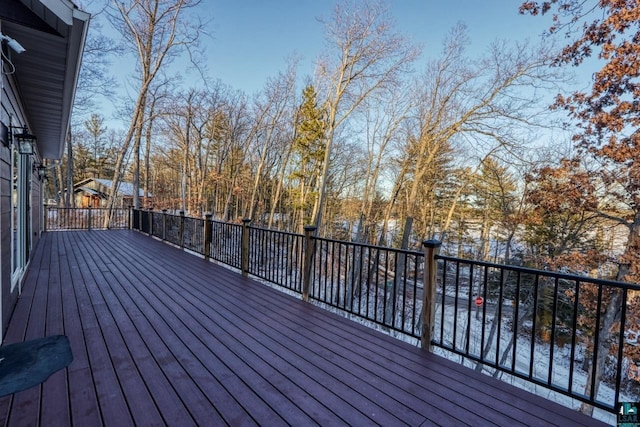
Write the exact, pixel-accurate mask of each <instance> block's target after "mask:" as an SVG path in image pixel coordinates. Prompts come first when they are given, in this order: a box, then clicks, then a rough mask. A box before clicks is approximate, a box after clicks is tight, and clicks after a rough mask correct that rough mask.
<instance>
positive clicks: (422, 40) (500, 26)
mask: <svg viewBox="0 0 640 427" xmlns="http://www.w3.org/2000/svg"><path fill="white" fill-rule="evenodd" d="M204 4H206V6H207V7H206V9H207V14H208V15H209V18H210V19H211V24H210V26H209V28H208V31H209V34H210V37H207V38H205V39H204V42H205V52H206V56H207V59H208V61H207V62H208V69H209V72H210V75H211V77H212V78H219V79H221V80H222V81H223V82H225V83H227V84H229V85H231V86H233V87H234V88H236V89H242V90H244V91H245V92H247V93H248V94H251V93H253V92H255V91H257V90H260V89H261V88H262V86H263V85H264V83H265V81H266V79H267V78H268V77H269V76H275V75H276V74H277V73H278V72H279V71H283V70H285V68H286V61H287V58H288V57H289V56H291V55H292V54H296V55H297V56H299V57H301V58H302V60H301V63H300V69H299V73H300V74H301V75H305V74H312V73H313V66H314V64H315V60H316V58H317V57H318V55H319V54H320V52H321V51H322V50H323V47H324V36H323V25H322V23H321V22H319V21H318V18H325V19H329V18H330V17H331V13H332V11H333V8H334V4H335V2H334V1H330V0H277V1H276V0H235V1H230V0H204ZM387 4H388V6H389V9H390V12H391V15H392V16H393V17H394V19H395V21H396V29H397V30H398V31H399V32H401V33H402V34H404V35H405V36H406V37H408V38H409V39H410V40H412V41H413V42H414V43H416V44H419V45H422V46H423V49H424V53H423V58H428V57H429V56H432V55H437V54H438V53H439V52H440V45H441V41H442V39H443V38H444V36H445V35H446V34H447V32H448V31H449V30H450V29H451V28H452V27H453V26H454V25H455V24H456V23H458V22H464V23H465V24H466V25H467V27H468V30H469V35H470V37H471V40H472V45H471V51H473V50H474V49H477V50H478V51H482V50H484V49H485V48H486V46H487V45H488V43H490V42H491V41H492V40H494V39H496V38H508V39H518V40H520V39H525V38H537V37H538V36H539V35H540V34H541V33H542V31H543V30H544V28H545V22H546V21H545V19H541V18H540V17H531V16H521V15H519V14H518V6H519V4H520V2H519V1H517V0H516V1H514V0H485V1H478V0H475V1H474V0H458V1H443V0H390V1H388V2H387Z"/></svg>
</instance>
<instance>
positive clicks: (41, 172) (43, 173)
mask: <svg viewBox="0 0 640 427" xmlns="http://www.w3.org/2000/svg"><path fill="white" fill-rule="evenodd" d="M36 170H37V171H38V178H40V181H42V180H43V179H47V167H46V166H44V165H38V166H37V167H36Z"/></svg>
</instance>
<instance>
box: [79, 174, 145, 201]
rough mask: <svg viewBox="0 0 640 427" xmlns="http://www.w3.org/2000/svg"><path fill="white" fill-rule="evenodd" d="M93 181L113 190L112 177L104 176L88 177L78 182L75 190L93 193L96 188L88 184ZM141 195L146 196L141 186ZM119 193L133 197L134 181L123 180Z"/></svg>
mask: <svg viewBox="0 0 640 427" xmlns="http://www.w3.org/2000/svg"><path fill="white" fill-rule="evenodd" d="M91 181H94V182H97V183H98V184H100V185H102V186H103V187H105V188H107V190H111V188H112V181H111V180H110V179H102V178H87V179H85V180H83V181H80V182H78V183H76V184H75V185H74V186H73V188H74V190H78V189H80V190H83V191H87V192H88V193H91V194H93V193H92V192H95V191H96V190H92V189H89V188H88V187H87V184H88V183H89V182H91ZM138 194H139V196H140V197H144V195H145V194H144V189H142V188H140V189H139V193H138ZM118 195H120V196H123V197H133V183H132V182H121V183H120V184H118ZM149 197H153V195H152V194H151V193H149Z"/></svg>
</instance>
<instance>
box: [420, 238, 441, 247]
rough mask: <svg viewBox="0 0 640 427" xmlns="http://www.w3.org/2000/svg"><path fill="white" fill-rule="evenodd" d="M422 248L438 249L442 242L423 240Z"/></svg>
mask: <svg viewBox="0 0 640 427" xmlns="http://www.w3.org/2000/svg"><path fill="white" fill-rule="evenodd" d="M422 246H424V247H425V248H439V247H440V246H442V242H441V241H440V240H435V239H431V240H423V241H422Z"/></svg>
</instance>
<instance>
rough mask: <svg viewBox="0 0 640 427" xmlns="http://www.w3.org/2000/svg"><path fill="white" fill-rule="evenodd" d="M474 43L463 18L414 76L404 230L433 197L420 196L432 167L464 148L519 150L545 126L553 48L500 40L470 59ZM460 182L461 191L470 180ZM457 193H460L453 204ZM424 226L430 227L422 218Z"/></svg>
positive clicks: (433, 170)
mask: <svg viewBox="0 0 640 427" xmlns="http://www.w3.org/2000/svg"><path fill="white" fill-rule="evenodd" d="M468 44H469V40H468V37H467V35H466V28H465V27H464V26H463V25H458V26H457V27H455V28H454V29H453V30H452V32H451V33H450V35H449V36H448V37H447V39H445V42H444V50H443V53H442V55H441V56H440V58H438V59H436V60H434V61H432V62H430V63H429V65H428V66H427V69H426V71H425V73H424V74H423V76H422V77H421V78H420V79H419V80H418V81H417V82H416V83H417V84H416V86H415V90H414V93H416V95H417V100H416V110H415V115H414V118H413V121H412V123H411V127H410V129H409V135H408V137H407V140H406V144H407V146H406V147H405V148H404V150H403V152H404V156H405V157H404V160H403V162H409V165H408V167H406V168H405V170H406V172H407V173H408V174H410V176H409V179H407V180H406V182H407V184H408V188H407V193H406V194H407V196H406V215H407V219H408V221H407V227H406V228H407V230H405V233H411V227H412V219H413V218H414V217H415V216H416V214H417V213H418V211H419V208H420V209H424V208H425V205H424V203H423V202H427V204H428V201H425V200H423V199H422V198H421V195H423V194H424V193H425V192H424V188H423V187H424V183H425V180H427V179H429V174H434V173H438V168H439V167H441V166H439V165H438V162H440V161H441V160H442V156H443V155H446V153H447V152H449V151H451V150H457V151H458V152H459V151H460V150H462V149H464V150H466V151H467V156H471V155H472V154H473V153H474V152H475V153H476V155H477V156H478V157H479V158H480V159H482V158H485V157H486V156H487V155H488V154H490V153H492V152H494V151H496V150H504V151H509V152H512V153H513V152H516V151H517V149H518V148H519V145H520V142H521V141H522V135H523V133H522V132H523V131H522V129H531V128H532V127H535V126H540V122H539V117H538V115H539V114H541V111H546V109H545V108H544V106H542V105H538V97H537V96H536V88H540V87H542V86H544V85H545V84H550V82H551V81H554V80H556V79H557V78H558V75H557V74H558V73H557V72H556V71H555V70H552V69H550V68H549V63H550V60H551V52H550V51H549V49H545V48H541V47H540V48H537V47H534V46H530V45H529V44H527V43H524V44H520V43H515V44H511V43H507V42H495V43H493V44H492V45H491V46H490V47H489V49H488V51H487V53H486V54H485V55H483V56H482V57H480V58H479V59H475V60H472V59H470V58H469V57H468V56H467V55H466V53H465V46H467V45H468ZM524 87H527V88H529V89H528V90H527V91H524V90H523V88H524ZM471 150H473V151H471ZM403 178H404V177H403ZM458 185H459V188H458V190H460V191H457V194H458V195H459V194H461V192H462V189H463V188H464V186H466V185H467V183H466V182H464V181H462V182H460V183H459V184H458ZM456 200H457V196H456V197H455V198H454V200H453V201H452V204H451V206H452V208H453V207H455V202H456ZM421 204H422V206H420V205H421ZM451 215H452V211H450V212H449V214H448V217H451ZM447 222H450V221H448V220H447ZM421 232H422V233H423V234H424V233H426V227H425V225H424V224H423V228H422V230H421Z"/></svg>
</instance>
